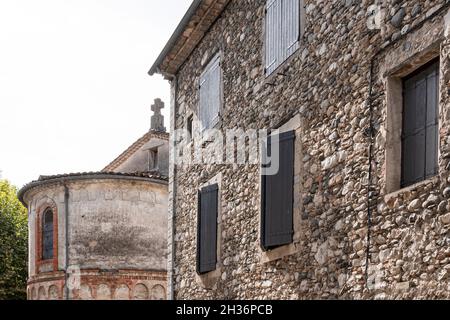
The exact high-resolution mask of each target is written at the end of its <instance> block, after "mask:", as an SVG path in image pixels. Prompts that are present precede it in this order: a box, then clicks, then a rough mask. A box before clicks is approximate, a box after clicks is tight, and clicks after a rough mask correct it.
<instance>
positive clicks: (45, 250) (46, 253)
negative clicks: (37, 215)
mask: <svg viewBox="0 0 450 320" xmlns="http://www.w3.org/2000/svg"><path fill="white" fill-rule="evenodd" d="M50 259H53V211H52V210H51V209H47V210H45V212H44V216H43V219H42V260H50Z"/></svg>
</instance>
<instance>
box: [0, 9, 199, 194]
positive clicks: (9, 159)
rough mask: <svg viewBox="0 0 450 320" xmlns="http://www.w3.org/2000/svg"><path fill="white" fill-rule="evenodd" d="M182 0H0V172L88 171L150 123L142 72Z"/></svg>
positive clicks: (150, 96) (162, 92) (150, 92)
mask: <svg viewBox="0 0 450 320" xmlns="http://www.w3.org/2000/svg"><path fill="white" fill-rule="evenodd" d="M190 3H191V0H164V1H162V0H156V1H155V0H39V1H36V0H0V111H1V112H0V170H1V171H2V177H3V178H6V179H8V180H10V181H11V182H12V183H13V184H15V185H16V186H18V187H21V186H22V185H23V184H25V183H28V182H30V181H31V180H35V179H37V178H38V176H39V175H41V174H43V175H49V174H59V173H69V172H80V171H98V170H101V169H102V168H103V167H104V166H105V165H107V164H108V163H109V162H110V161H112V160H113V159H114V158H115V157H116V156H118V155H119V154H120V153H121V152H122V151H124V150H125V149H126V148H127V147H128V146H129V145H130V144H131V143H133V142H134V141H135V140H137V139H138V138H139V137H141V136H142V135H143V134H144V133H145V132H146V131H147V130H148V129H149V127H150V106H151V104H152V102H153V100H154V99H155V98H157V97H160V98H162V99H163V100H164V101H165V102H166V110H165V112H164V114H165V116H166V119H165V120H166V126H167V127H168V120H169V119H168V115H169V110H168V108H169V84H168V82H166V81H165V80H163V78H162V77H160V76H153V77H150V76H148V75H147V71H148V70H149V69H150V66H151V64H152V63H153V62H154V60H155V59H156V57H157V56H158V54H159V53H160V52H161V50H162V48H163V47H164V45H165V43H166V42H167V40H168V39H169V37H170V35H171V34H172V32H173V31H174V29H175V27H176V26H177V24H178V22H179V21H180V20H181V18H182V16H183V15H184V13H185V12H186V10H187V8H188V7H189V5H190Z"/></svg>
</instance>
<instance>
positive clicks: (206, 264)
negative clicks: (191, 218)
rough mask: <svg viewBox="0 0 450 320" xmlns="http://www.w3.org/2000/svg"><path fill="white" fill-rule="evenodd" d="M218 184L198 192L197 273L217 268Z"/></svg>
mask: <svg viewBox="0 0 450 320" xmlns="http://www.w3.org/2000/svg"><path fill="white" fill-rule="evenodd" d="M218 190H219V188H218V185H217V184H215V185H212V186H209V187H206V188H203V189H202V190H201V191H200V192H199V194H198V217H197V220H198V221H197V273H199V274H204V273H208V272H211V271H214V270H215V269H216V264H217V211H218V207H217V204H218Z"/></svg>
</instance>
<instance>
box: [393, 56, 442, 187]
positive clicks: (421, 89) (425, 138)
mask: <svg viewBox="0 0 450 320" xmlns="http://www.w3.org/2000/svg"><path fill="white" fill-rule="evenodd" d="M438 72H439V70H438V62H433V63H432V64H430V65H427V66H426V67H424V68H422V69H420V70H419V71H417V72H415V73H414V74H412V75H411V76H408V77H407V78H405V79H404V80H403V133H402V182H401V186H402V187H407V186H410V185H412V184H414V183H417V182H420V181H423V180H425V179H426V178H429V177H431V176H434V175H435V174H436V173H437V171H438V83H439V81H438V78H439V75H438Z"/></svg>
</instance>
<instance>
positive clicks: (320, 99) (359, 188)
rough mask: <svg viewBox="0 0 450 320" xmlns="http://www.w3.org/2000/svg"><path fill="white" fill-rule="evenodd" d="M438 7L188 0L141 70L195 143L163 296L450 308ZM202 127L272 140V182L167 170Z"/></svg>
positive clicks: (449, 207) (178, 200) (244, 170)
mask: <svg viewBox="0 0 450 320" xmlns="http://www.w3.org/2000/svg"><path fill="white" fill-rule="evenodd" d="M449 7H450V3H449V1H444V0H426V1H418V0H417V1H411V0H409V1H406V0H379V1H377V0H333V1H322V0H267V1H263V0H239V1H238V0H231V1H227V0H195V1H193V3H192V5H191V7H190V8H189V10H188V12H187V13H186V15H185V16H184V18H183V20H182V21H181V22H180V24H179V26H178V27H177V29H176V31H175V33H174V34H173V36H172V37H171V38H170V40H169V42H168V44H167V45H166V47H165V48H164V49H163V51H162V53H161V54H160V56H159V57H158V59H157V60H156V62H155V63H154V65H153V66H152V68H151V70H150V72H149V74H150V75H153V74H155V73H160V74H162V75H164V76H165V77H166V79H168V80H170V84H171V89H172V103H171V130H174V132H178V131H175V130H181V129H183V130H184V131H187V132H189V134H191V133H192V137H191V139H188V138H186V137H183V136H182V135H180V137H181V138H179V139H178V138H175V139H174V143H176V144H174V145H173V146H174V152H173V153H172V155H171V160H172V161H171V163H173V165H171V166H170V170H169V176H170V179H169V248H168V250H169V252H168V276H169V297H170V298H175V299H196V298H206V299H217V298H220V299H247V298H251V299H267V298H268V299H310V298H319V299H331V298H333V299H334V298H338V299H339V298H342V299H347V298H355V299H365V298H367V299H373V298H375V299H385V298H396V299H402V298H417V299H421V298H422V299H423V298H450V281H449V272H450V246H449V244H450V231H449V224H450V213H449V212H450V201H449V198H450V175H449V169H450V140H449V138H448V137H449V130H450V123H449V122H450V104H449V103H450V100H449V94H450V64H449V61H450V60H449V50H450V11H449ZM212 128H215V129H218V130H219V132H221V133H223V135H222V136H224V135H225V131H226V130H227V129H231V128H241V129H242V130H244V131H249V130H250V129H267V130H269V132H270V134H271V137H270V139H269V140H270V141H272V139H273V140H274V141H277V140H279V153H278V154H279V162H280V170H279V171H278V173H276V174H274V175H273V174H272V175H265V176H264V175H262V172H263V171H262V169H261V164H258V163H254V164H251V163H250V162H247V163H237V164H231V163H227V162H223V163H221V162H220V161H216V162H215V163H212V162H209V163H205V162H204V161H197V162H191V163H189V161H185V162H183V163H182V164H180V159H186V158H188V157H187V155H188V156H191V154H192V153H194V152H197V151H198V149H203V151H205V153H204V154H203V155H204V156H205V157H206V158H207V157H210V156H211V155H212V154H213V152H215V151H217V149H215V146H216V144H217V143H218V142H217V141H218V140H220V139H217V138H216V137H213V138H211V136H209V137H206V138H205V135H203V134H202V133H204V132H207V131H208V130H207V131H205V129H212ZM171 132H172V131H171ZM208 132H209V131H208ZM189 134H188V135H185V136H189ZM192 138H193V139H192ZM247 138H248V137H247ZM278 138H280V139H278ZM202 139H203V140H202ZM198 140H200V143H196V142H197V141H198ZM225 140H227V139H225ZM234 141H235V140H234V138H233V139H232V140H231V141H227V146H228V145H229V144H231V143H233V144H234ZM242 141H243V142H242V143H241V144H239V146H238V147H239V149H243V148H244V147H245V146H246V144H249V142H248V141H251V139H246V140H242ZM245 141H247V143H246V142H245ZM181 146H184V147H183V148H181ZM175 147H176V148H175ZM194 147H195V148H194ZM210 147H212V149H208V148H210ZM258 150H261V148H259V149H258ZM232 154H234V153H233V152H232ZM262 155H264V152H263V153H262ZM268 155H270V154H268ZM219 159H220V158H219ZM183 161H184V160H183Z"/></svg>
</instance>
